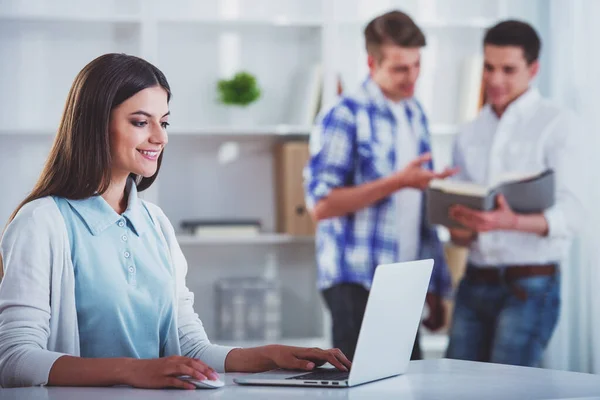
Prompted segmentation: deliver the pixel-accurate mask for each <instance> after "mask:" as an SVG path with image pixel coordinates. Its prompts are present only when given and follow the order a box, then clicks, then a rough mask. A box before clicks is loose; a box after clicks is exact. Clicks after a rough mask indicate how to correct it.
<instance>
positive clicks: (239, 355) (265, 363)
mask: <svg viewBox="0 0 600 400" xmlns="http://www.w3.org/2000/svg"><path fill="white" fill-rule="evenodd" d="M267 347H269V346H263V347H254V348H250V349H233V350H231V351H230V352H229V354H227V358H226V359H225V372H261V371H268V370H270V369H274V368H276V365H275V364H274V363H273V361H272V360H271V358H269V357H267V355H266V351H265V350H266V348H267Z"/></svg>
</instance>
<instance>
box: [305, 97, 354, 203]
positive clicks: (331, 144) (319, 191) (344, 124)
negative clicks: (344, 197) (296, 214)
mask: <svg viewBox="0 0 600 400" xmlns="http://www.w3.org/2000/svg"><path fill="white" fill-rule="evenodd" d="M355 136H356V122H355V117H354V114H353V113H352V111H351V109H350V107H349V106H348V105H346V104H344V103H340V104H338V105H336V106H335V107H333V108H332V109H331V110H330V111H329V112H328V113H327V114H325V116H324V117H323V118H322V120H321V122H320V123H319V124H318V125H317V126H316V127H315V129H314V130H313V132H312V133H311V136H310V160H309V162H308V164H307V165H306V167H305V168H304V189H305V196H306V204H307V206H308V208H310V209H312V208H314V206H315V205H316V204H317V203H318V202H319V200H321V199H323V198H324V197H327V196H328V195H329V193H330V192H331V190H332V189H334V188H337V187H342V186H345V185H346V184H347V181H348V178H349V176H351V173H352V170H353V168H354V153H355V152H354V147H355Z"/></svg>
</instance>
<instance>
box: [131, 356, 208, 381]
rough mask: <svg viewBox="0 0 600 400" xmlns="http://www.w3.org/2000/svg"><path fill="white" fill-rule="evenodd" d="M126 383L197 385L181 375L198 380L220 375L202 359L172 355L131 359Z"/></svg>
mask: <svg viewBox="0 0 600 400" xmlns="http://www.w3.org/2000/svg"><path fill="white" fill-rule="evenodd" d="M130 361H131V364H130V366H129V370H128V371H127V372H126V379H125V383H126V384H127V385H129V386H133V387H137V388H146V389H159V388H167V387H172V388H181V389H195V388H196V387H195V386H194V385H193V384H191V383H189V382H186V381H185V380H183V379H180V378H179V377H181V376H183V375H187V376H190V377H191V378H192V379H196V380H200V381H203V380H207V379H210V380H216V379H219V375H218V374H217V373H216V372H215V371H214V370H213V369H212V368H210V367H209V366H208V365H206V364H204V363H203V362H202V361H199V360H196V359H194V358H190V357H182V356H171V357H165V358H158V359H152V360H137V359H135V360H130Z"/></svg>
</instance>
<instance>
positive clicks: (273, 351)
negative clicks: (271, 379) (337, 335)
mask: <svg viewBox="0 0 600 400" xmlns="http://www.w3.org/2000/svg"><path fill="white" fill-rule="evenodd" d="M264 351H265V356H266V357H267V358H269V359H270V360H271V361H272V362H273V364H274V365H275V368H283V369H298V370H304V371H310V370H312V369H314V368H315V367H318V366H321V365H323V364H325V363H326V362H329V363H330V364H331V365H333V366H334V367H336V368H337V369H339V370H341V371H349V370H350V367H351V366H352V363H351V362H350V361H349V360H348V359H347V358H346V356H345V355H344V353H342V351H341V350H339V349H330V350H322V349H318V348H304V347H292V346H282V345H271V346H265V347H264Z"/></svg>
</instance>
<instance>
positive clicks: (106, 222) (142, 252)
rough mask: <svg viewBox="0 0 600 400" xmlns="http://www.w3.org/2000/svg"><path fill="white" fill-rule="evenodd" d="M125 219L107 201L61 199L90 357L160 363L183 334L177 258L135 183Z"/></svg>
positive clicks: (82, 335)
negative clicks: (174, 333) (175, 333)
mask: <svg viewBox="0 0 600 400" xmlns="http://www.w3.org/2000/svg"><path fill="white" fill-rule="evenodd" d="M127 192H128V193H129V198H128V205H127V209H126V211H125V212H124V213H123V214H122V215H119V214H118V213H117V212H115V211H114V210H113V209H112V207H111V206H110V205H109V204H108V203H107V202H106V201H105V200H104V199H103V198H102V197H101V196H94V197H90V198H88V199H84V200H69V199H65V198H58V197H57V198H55V201H56V202H57V205H58V207H59V209H60V211H61V213H62V214H63V218H64V220H65V224H66V227H67V232H68V233H69V242H70V247H71V258H72V261H73V267H74V272H75V304H76V309H77V323H78V328H79V340H80V348H81V356H82V357H93V358H102V357H133V358H158V357H162V356H163V355H164V347H165V343H166V340H167V337H168V333H169V329H175V321H174V318H175V316H174V313H173V275H172V271H171V267H170V262H169V258H168V257H169V255H168V254H169V250H168V248H166V246H165V245H164V244H163V242H162V240H161V238H160V236H159V232H158V231H157V230H156V229H154V228H153V222H152V219H151V217H150V214H149V212H148V210H147V209H146V207H145V206H144V205H143V203H142V202H141V201H140V200H139V198H138V194H137V189H136V186H135V184H134V182H133V180H129V181H128V184H127Z"/></svg>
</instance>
